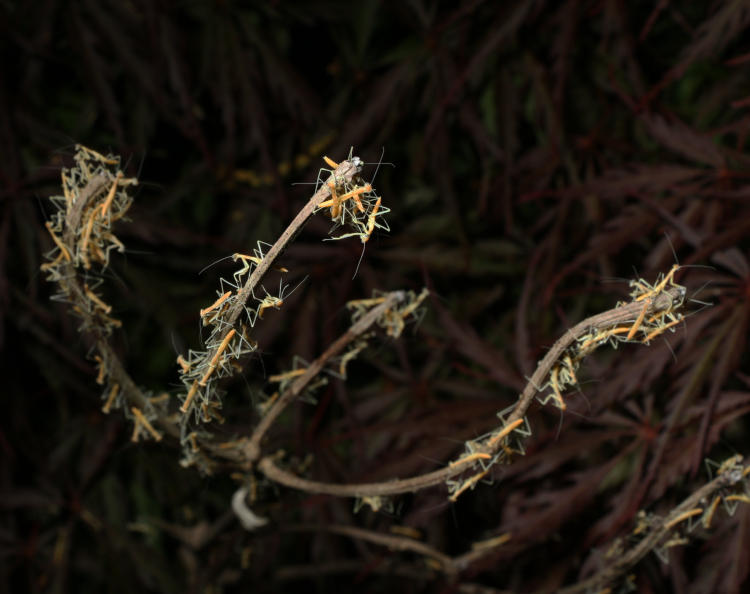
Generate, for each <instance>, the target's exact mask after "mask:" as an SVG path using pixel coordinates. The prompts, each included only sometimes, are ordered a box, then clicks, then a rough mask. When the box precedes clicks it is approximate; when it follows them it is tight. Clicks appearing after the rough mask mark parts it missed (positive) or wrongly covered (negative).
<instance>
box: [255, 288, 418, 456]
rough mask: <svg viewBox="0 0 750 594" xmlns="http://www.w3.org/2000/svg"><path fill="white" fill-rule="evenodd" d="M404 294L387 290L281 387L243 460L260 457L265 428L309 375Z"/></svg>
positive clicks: (313, 375)
mask: <svg viewBox="0 0 750 594" xmlns="http://www.w3.org/2000/svg"><path fill="white" fill-rule="evenodd" d="M404 298H405V293H404V292H403V291H393V292H391V293H389V294H388V295H387V296H386V297H385V300H384V301H383V303H381V304H380V305H378V306H377V307H373V308H372V310H370V311H369V312H368V313H367V314H366V315H365V316H363V317H362V318H361V319H359V320H357V322H355V323H354V324H352V326H351V327H350V328H349V329H348V330H347V331H346V332H345V333H344V334H342V335H341V336H339V338H337V339H336V340H335V341H334V342H333V343H332V344H331V345H330V346H329V347H328V348H327V349H326V350H325V352H324V353H323V354H322V355H320V356H319V357H318V358H317V359H315V361H313V362H312V363H311V364H310V365H309V366H308V367H307V369H306V370H305V373H304V374H302V375H301V376H300V377H299V378H297V380H295V382H294V383H293V384H292V385H291V386H290V387H289V388H288V389H287V390H286V391H284V393H283V394H282V395H281V397H280V398H279V399H278V400H277V401H276V402H275V403H274V405H273V407H271V409H270V410H269V411H268V412H267V413H266V414H265V415H264V416H263V419H262V420H261V421H260V423H258V426H257V427H256V428H255V431H253V434H252V436H251V438H250V441H249V442H248V443H247V444H246V445H245V446H244V449H243V453H244V455H245V461H246V463H248V464H252V463H253V462H255V461H256V460H257V459H258V458H259V457H260V442H261V440H262V439H263V436H264V435H265V434H266V431H268V429H269V428H270V427H271V425H272V424H273V422H274V421H275V420H276V419H277V417H278V416H279V415H280V414H281V413H282V411H283V410H284V409H285V408H286V406H287V405H288V404H289V403H290V402H292V401H293V400H294V399H295V398H297V397H298V396H299V395H300V394H301V393H302V392H303V391H304V389H305V388H306V387H307V385H308V384H309V383H310V382H311V381H312V379H313V378H314V377H315V376H316V375H318V373H320V371H321V370H322V369H323V367H325V365H326V363H327V362H328V361H329V360H330V359H331V358H332V357H335V356H336V355H338V354H339V353H340V352H341V351H342V350H343V349H344V348H346V346H347V345H348V344H349V343H351V342H352V341H353V340H355V339H356V338H358V337H359V336H361V335H362V334H363V333H365V332H367V330H369V329H370V327H371V326H372V325H373V324H374V323H375V322H376V321H377V320H378V318H380V317H381V316H382V315H383V314H384V313H385V312H386V311H388V310H389V309H391V308H392V307H394V306H395V305H397V304H398V303H400V302H401V301H403V300H404Z"/></svg>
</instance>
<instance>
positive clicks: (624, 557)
mask: <svg viewBox="0 0 750 594" xmlns="http://www.w3.org/2000/svg"><path fill="white" fill-rule="evenodd" d="M748 468H750V467H745V468H744V469H743V471H739V472H738V471H737V470H734V471H728V472H724V473H722V474H719V476H717V477H716V478H715V479H713V480H712V481H711V482H709V483H707V484H705V485H703V486H702V487H701V488H700V489H698V490H697V491H695V493H693V494H691V495H690V496H689V497H687V498H685V499H684V500H683V501H682V503H680V504H679V505H678V506H677V507H675V508H674V509H673V510H672V512H671V513H670V514H669V515H667V516H666V517H665V518H662V519H660V520H658V521H655V522H653V523H652V525H651V529H650V531H649V533H648V534H647V535H646V536H645V537H644V538H643V539H642V540H641V541H640V542H639V543H638V544H637V545H635V546H634V547H633V548H631V549H630V550H629V551H626V552H624V553H622V554H620V555H619V556H618V558H617V560H616V561H614V562H613V563H612V564H610V565H608V566H607V567H605V568H604V569H602V570H601V571H599V572H598V573H596V575H593V576H592V577H590V578H587V579H585V580H583V581H580V582H578V583H577V584H575V585H573V586H570V587H569V588H563V589H562V590H560V592H561V593H565V594H576V593H578V592H595V591H599V590H600V589H601V588H603V587H605V586H608V585H610V584H612V583H613V582H614V581H615V580H617V579H618V578H620V577H621V576H622V575H623V574H624V573H625V572H626V571H628V570H629V569H630V568H632V567H633V566H634V565H635V564H636V563H638V561H640V560H641V559H643V558H644V557H645V556H646V555H647V554H648V553H649V552H650V551H652V550H653V549H655V548H656V547H658V546H659V543H660V542H661V541H662V539H664V538H665V537H666V536H667V534H668V533H669V532H670V531H671V530H672V529H673V527H674V523H675V520H677V519H679V517H680V516H683V515H684V514H685V512H687V511H689V510H692V509H695V508H696V507H698V506H699V505H700V504H701V502H704V501H710V500H711V498H712V497H713V495H714V493H716V492H717V491H719V490H720V489H722V488H723V487H727V486H729V485H733V484H735V483H737V482H738V481H739V480H741V478H742V476H743V475H744V474H745V473H747V469H748Z"/></svg>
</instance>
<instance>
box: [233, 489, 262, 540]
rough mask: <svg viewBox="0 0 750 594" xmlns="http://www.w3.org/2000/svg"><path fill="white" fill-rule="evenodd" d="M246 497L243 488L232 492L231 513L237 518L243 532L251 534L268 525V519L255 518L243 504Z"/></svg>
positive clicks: (251, 511)
mask: <svg viewBox="0 0 750 594" xmlns="http://www.w3.org/2000/svg"><path fill="white" fill-rule="evenodd" d="M246 497H247V489H245V487H242V488H240V489H237V490H236V491H235V492H234V495H232V511H234V515H235V516H237V518H238V519H239V521H240V524H242V527H243V528H244V529H245V530H249V531H251V532H252V531H253V530H256V529H258V528H260V527H261V526H265V525H266V524H268V519H267V518H261V517H260V516H256V515H255V514H254V513H253V510H251V509H250V508H249V507H248V506H247V504H246V503H245V501H246V499H245V498H246Z"/></svg>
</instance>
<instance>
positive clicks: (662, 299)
mask: <svg viewBox="0 0 750 594" xmlns="http://www.w3.org/2000/svg"><path fill="white" fill-rule="evenodd" d="M680 291H681V288H678V287H670V288H668V289H666V290H664V292H662V293H660V294H659V295H657V296H656V297H655V298H654V299H652V300H651V301H650V302H647V303H645V304H644V302H642V301H633V302H631V303H628V304H627V305H623V306H621V307H615V308H613V309H610V310H608V311H605V312H603V313H600V314H597V315H595V316H592V317H590V318H587V319H585V320H583V321H582V322H580V323H578V324H576V325H575V326H574V327H573V328H571V329H570V330H568V331H567V332H566V333H565V334H563V336H562V337H561V338H560V339H559V340H558V341H557V342H555V344H554V345H552V348H551V349H550V350H549V351H548V352H547V354H546V355H545V357H544V358H543V359H542V360H541V361H540V362H539V365H538V366H537V369H536V371H535V372H534V374H533V375H532V376H531V378H530V379H529V381H528V383H527V384H526V387H525V388H524V390H523V392H522V393H521V395H520V397H519V399H518V401H517V402H516V405H515V406H514V407H513V410H512V412H511V413H510V415H509V416H508V417H507V419H506V420H505V425H506V426H507V425H509V424H511V423H513V422H515V421H517V420H519V419H522V418H523V417H524V415H525V414H526V411H527V410H528V408H529V406H530V405H531V401H532V399H533V398H534V396H535V395H536V393H537V391H538V389H537V387H538V386H540V385H541V384H542V383H543V382H544V380H545V378H546V377H547V376H548V375H549V373H550V370H551V369H552V366H553V365H554V364H555V363H556V362H557V360H558V359H559V357H560V355H562V354H563V352H565V350H566V349H567V348H568V347H569V346H571V345H572V344H573V343H574V342H575V341H576V340H578V339H579V338H581V337H582V336H585V335H586V334H587V333H589V332H590V331H591V330H600V329H605V328H610V327H612V326H615V325H618V324H626V323H628V322H631V323H632V322H633V321H635V320H636V319H638V317H639V316H640V315H641V313H642V311H643V309H644V307H646V314H647V315H652V314H655V313H658V312H661V311H666V310H668V309H670V308H671V307H672V306H673V304H674V303H675V301H676V300H678V299H679V298H680V297H681V293H680ZM501 447H502V442H501V441H500V440H494V441H493V439H492V437H490V438H489V439H487V440H486V441H485V443H483V444H481V445H480V446H479V447H477V448H476V452H477V453H480V454H489V455H490V456H493V455H494V454H495V453H496V452H497V451H498V450H499V449H500V448H501ZM472 464H473V460H472V459H470V458H467V459H465V460H457V461H455V462H453V463H452V464H451V465H450V466H446V467H444V468H440V469H438V470H435V471H432V472H428V473H426V474H423V475H419V476H416V477H412V478H407V479H400V480H392V481H385V482H380V483H360V484H349V485H341V484H333V483H322V482H318V481H311V480H307V479H303V478H300V477H298V476H296V475H294V474H292V473H291V472H288V471H286V470H284V469H282V468H280V467H279V466H278V465H277V464H276V462H275V460H274V458H273V457H271V456H266V457H264V458H263V459H262V460H261V461H260V463H259V464H258V468H259V469H260V470H261V471H262V472H263V473H264V474H265V475H266V476H267V477H268V478H269V479H271V480H273V481H276V482H278V483H280V484H282V485H285V486H287V487H291V488H293V489H299V490H301V491H306V492H308V493H325V494H328V495H335V496H339V497H380V496H386V495H398V494H399V493H409V492H415V491H419V490H421V489H424V488H427V487H431V486H434V485H438V484H440V483H443V482H445V481H446V480H448V479H451V478H453V477H455V476H458V475H460V474H462V473H464V472H465V471H466V470H467V468H469V467H471V465H472Z"/></svg>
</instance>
